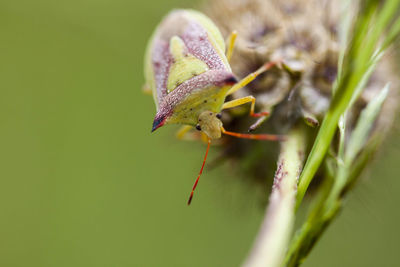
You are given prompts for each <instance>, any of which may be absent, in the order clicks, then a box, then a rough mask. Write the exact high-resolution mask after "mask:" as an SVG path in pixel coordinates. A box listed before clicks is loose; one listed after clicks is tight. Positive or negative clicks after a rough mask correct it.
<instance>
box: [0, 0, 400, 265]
mask: <svg viewBox="0 0 400 267" xmlns="http://www.w3.org/2000/svg"><path fill="white" fill-rule="evenodd" d="M193 5H194V3H192V2H191V1H183V0H172V1H171V0H170V1H162V0H157V1H155V0H153V1H133V0H79V1H78V0H70V1H54V0H53V1H52V0H36V1H32V0H26V1H17V0H14V1H11V0H9V1H6V0H0V86H1V87H0V127H1V128H0V150H1V153H0V177H1V180H0V183H1V184H0V215H1V219H0V266H10V267H11V266H32V267H33V266H35V267H36V266H38V267H39V266H41V267H47V266H55V267H63V266H65V267H66V266H68V267H70V266H238V265H239V264H240V263H241V262H242V261H243V259H244V258H245V256H246V254H247V252H248V250H249V248H250V246H251V244H252V241H253V238H254V236H255V234H256V232H257V230H258V227H259V224H260V222H261V219H262V213H263V207H262V203H260V194H261V193H262V190H261V189H259V188H255V187H253V186H250V185H246V184H245V183H243V182H240V181H239V179H234V178H233V174H234V173H233V172H232V171H229V168H228V167H227V166H223V167H220V168H217V169H215V170H212V171H210V170H209V171H207V170H206V172H205V175H204V176H203V179H202V181H201V183H200V187H199V190H198V193H197V195H196V197H195V199H194V202H193V205H192V206H191V207H190V208H188V207H187V206H186V200H187V197H188V193H189V191H190V189H191V186H192V183H193V181H194V179H195V176H196V174H197V171H198V169H199V167H200V164H201V160H202V157H203V153H204V149H205V147H204V145H203V144H200V143H187V142H181V141H177V140H175V139H174V137H173V132H174V130H175V129H176V127H173V126H171V127H166V128H165V129H164V128H163V129H161V130H159V131H157V132H156V133H153V134H150V128H151V124H152V120H153V116H154V113H155V107H154V104H153V100H152V98H151V97H149V96H145V95H143V94H142V92H141V86H142V84H143V78H142V76H143V73H142V68H143V62H142V61H143V60H142V58H143V52H144V49H145V45H146V42H147V40H148V38H149V36H150V35H151V33H152V31H153V29H154V27H155V26H156V24H157V22H158V21H159V20H160V18H161V17H162V15H163V14H165V13H166V12H168V11H169V10H170V9H172V8H177V7H189V6H193ZM398 132H399V131H398V129H397V130H395V131H394V133H393V134H392V136H391V138H390V139H389V140H387V142H386V144H385V148H384V149H383V151H382V152H381V153H380V157H378V159H377V160H376V161H375V163H374V166H373V168H372V169H371V171H370V173H369V174H370V175H369V178H367V179H364V180H363V181H362V183H361V184H360V186H358V188H357V189H356V190H355V192H354V193H353V194H352V196H351V197H350V199H349V201H348V205H347V206H346V208H345V210H344V212H343V213H342V215H341V216H340V218H339V219H338V220H337V221H336V222H335V223H334V224H333V225H332V227H330V228H329V230H328V232H327V233H326V235H325V236H324V237H323V238H322V240H321V242H320V243H318V246H317V247H316V249H315V250H314V251H313V252H312V254H311V256H310V257H309V259H308V260H307V261H306V263H305V264H304V266H309V267H310V266H395V265H398V251H399V246H398V240H400V229H399V227H398V226H399V225H400V214H399V207H398V203H399V201H400V194H399V192H400V179H399V175H400V169H399V165H398V158H399V157H400V136H399V134H398ZM216 153H217V152H216V150H215V149H214V150H213V151H212V152H211V157H210V158H212V157H213V156H216ZM254 192H256V193H254Z"/></svg>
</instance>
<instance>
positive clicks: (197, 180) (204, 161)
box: [187, 138, 211, 205]
mask: <svg viewBox="0 0 400 267" xmlns="http://www.w3.org/2000/svg"><path fill="white" fill-rule="evenodd" d="M210 145H211V139H210V138H208V143H207V150H206V154H205V156H204V160H203V164H202V165H201V169H200V172H199V175H198V176H197V179H196V181H195V182H194V185H193V188H192V192H191V193H190V197H189V200H188V203H187V204H188V205H190V203H191V202H192V198H193V194H194V190H195V189H196V187H197V184H198V182H199V179H200V176H201V174H202V173H203V169H204V165H205V164H206V159H207V156H208V151H209V150H210Z"/></svg>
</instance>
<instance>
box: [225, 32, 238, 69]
mask: <svg viewBox="0 0 400 267" xmlns="http://www.w3.org/2000/svg"><path fill="white" fill-rule="evenodd" d="M236 37H237V31H233V32H231V34H230V35H229V37H228V40H227V41H226V43H227V44H228V48H227V49H226V58H227V59H228V62H230V61H231V58H232V54H233V49H234V47H235V41H236Z"/></svg>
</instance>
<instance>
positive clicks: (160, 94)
mask: <svg viewBox="0 0 400 267" xmlns="http://www.w3.org/2000/svg"><path fill="white" fill-rule="evenodd" d="M235 39H236V33H235V32H233V33H232V34H231V35H230V37H229V39H228V48H227V49H226V48H225V42H224V39H223V37H222V34H221V33H220V31H219V30H218V28H217V26H215V25H214V23H213V22H212V21H211V20H210V19H209V18H208V17H206V16H205V15H203V14H202V13H200V12H197V11H194V10H175V11H172V12H171V13H170V14H169V15H167V16H166V17H165V18H164V20H163V21H162V22H161V24H160V25H159V26H158V27H157V29H156V31H155V33H154V35H153V37H152V38H151V40H150V42H149V45H148V48H147V52H146V58H145V76H146V85H145V89H146V90H148V91H151V92H152V94H153V97H154V101H155V104H156V108H157V113H156V116H155V118H154V122H153V128H152V132H153V131H155V130H157V129H158V128H160V127H161V126H163V125H166V124H184V125H185V126H183V127H182V128H181V130H179V132H178V137H180V138H182V137H183V136H184V135H185V134H186V133H188V132H189V131H190V130H191V129H193V127H194V128H196V129H197V130H198V131H201V132H202V133H203V134H204V135H205V136H206V137H207V143H208V145H207V150H206V154H205V157H204V160H203V164H202V166H201V169H200V172H199V175H198V177H197V179H196V181H195V183H194V186H193V188H192V191H191V193H190V197H189V201H188V204H190V203H191V201H192V197H193V193H194V190H195V188H196V186H197V183H198V181H199V178H200V176H201V173H202V172H203V168H204V165H205V162H206V158H207V155H208V151H209V149H210V144H211V140H212V139H218V138H220V137H221V134H226V135H231V136H235V137H238V138H247V139H256V140H270V141H279V140H282V139H283V137H282V136H279V135H269V134H242V133H235V132H229V131H226V130H225V129H224V127H223V125H222V122H221V120H220V118H221V111H222V110H224V109H228V108H233V107H236V106H239V105H243V104H246V103H251V106H250V116H252V117H264V116H268V115H269V114H268V112H260V113H255V112H254V109H255V98H254V97H253V96H246V97H243V98H239V99H235V100H231V101H228V102H225V98H226V97H227V96H228V95H231V94H233V93H234V92H236V91H237V90H239V89H241V88H243V87H244V86H246V85H247V84H248V83H250V82H251V81H252V80H254V79H255V78H256V77H257V76H258V75H260V74H261V73H263V72H265V71H267V70H268V69H270V68H271V67H273V66H275V65H277V64H278V63H277V62H270V63H266V64H264V65H263V66H262V67H261V68H259V69H258V70H257V71H255V72H253V73H250V74H249V75H248V76H247V77H245V78H244V79H242V80H240V81H238V80H237V79H236V77H235V76H234V74H233V73H232V69H231V67H230V65H229V60H230V58H231V55H232V51H233V47H234V43H235Z"/></svg>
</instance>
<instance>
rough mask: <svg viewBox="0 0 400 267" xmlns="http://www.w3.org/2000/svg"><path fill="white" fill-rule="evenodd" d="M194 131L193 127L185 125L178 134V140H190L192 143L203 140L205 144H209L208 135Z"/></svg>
mask: <svg viewBox="0 0 400 267" xmlns="http://www.w3.org/2000/svg"><path fill="white" fill-rule="evenodd" d="M192 130H193V127H192V126H190V125H184V126H182V127H181V128H180V129H179V130H178V131H177V132H176V138H178V139H179V140H190V141H197V140H201V141H203V143H206V144H207V142H208V137H207V135H206V134H204V133H203V132H191V131H192ZM190 132H191V133H190Z"/></svg>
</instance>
